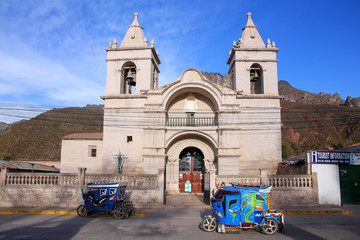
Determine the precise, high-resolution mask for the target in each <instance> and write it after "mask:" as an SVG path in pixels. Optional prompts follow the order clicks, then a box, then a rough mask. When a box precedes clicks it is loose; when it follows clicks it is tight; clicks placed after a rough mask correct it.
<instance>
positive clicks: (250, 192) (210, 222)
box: [202, 183, 285, 234]
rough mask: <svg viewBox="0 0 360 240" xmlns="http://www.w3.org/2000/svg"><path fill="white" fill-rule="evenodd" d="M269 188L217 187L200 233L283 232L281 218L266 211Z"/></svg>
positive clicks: (245, 185) (251, 186)
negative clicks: (203, 231) (251, 230)
mask: <svg viewBox="0 0 360 240" xmlns="http://www.w3.org/2000/svg"><path fill="white" fill-rule="evenodd" d="M271 188H272V187H271V186H269V185H250V184H238V183H233V184H232V186H224V185H223V186H221V187H220V188H219V189H218V190H217V192H216V193H215V195H214V197H213V198H212V199H211V209H212V215H210V216H206V217H205V218H204V219H203V221H202V229H203V230H205V231H208V232H211V231H214V230H215V229H217V231H218V232H220V233H226V232H240V231H241V230H242V229H258V230H260V231H262V232H263V233H265V234H274V233H276V232H277V231H280V232H283V233H284V232H285V223H284V214H283V213H278V212H277V211H275V210H270V190H271Z"/></svg>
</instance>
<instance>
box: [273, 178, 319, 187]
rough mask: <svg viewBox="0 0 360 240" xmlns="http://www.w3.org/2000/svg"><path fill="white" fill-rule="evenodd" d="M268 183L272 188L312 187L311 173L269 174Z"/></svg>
mask: <svg viewBox="0 0 360 240" xmlns="http://www.w3.org/2000/svg"><path fill="white" fill-rule="evenodd" d="M268 182H269V185H271V186H273V187H274V188H312V187H313V183H312V177H311V175H309V176H308V175H299V176H286V175H285V176H270V177H269V180H268Z"/></svg>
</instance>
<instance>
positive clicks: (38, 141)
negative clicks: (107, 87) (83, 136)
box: [0, 106, 103, 159]
mask: <svg viewBox="0 0 360 240" xmlns="http://www.w3.org/2000/svg"><path fill="white" fill-rule="evenodd" d="M102 125H103V110H102V106H98V107H97V108H96V107H94V106H91V107H88V108H63V109H54V110H51V111H48V112H45V113H43V114H40V115H38V116H37V117H35V118H32V119H30V120H26V121H25V120H24V121H20V122H17V123H14V124H11V125H10V126H9V127H8V128H7V129H6V130H4V131H2V132H1V133H0V159H4V158H12V159H14V158H16V159H19V158H25V159H60V152H61V138H62V137H63V136H65V135H67V134H70V133H84V132H102Z"/></svg>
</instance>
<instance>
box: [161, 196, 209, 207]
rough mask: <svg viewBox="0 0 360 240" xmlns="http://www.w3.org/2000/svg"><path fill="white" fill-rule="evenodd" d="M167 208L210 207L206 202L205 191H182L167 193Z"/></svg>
mask: <svg viewBox="0 0 360 240" xmlns="http://www.w3.org/2000/svg"><path fill="white" fill-rule="evenodd" d="M164 206H165V207H166V208H210V205H206V204H205V203H204V194H203V193H181V194H175V195H169V194H167V195H166V203H165V205H164Z"/></svg>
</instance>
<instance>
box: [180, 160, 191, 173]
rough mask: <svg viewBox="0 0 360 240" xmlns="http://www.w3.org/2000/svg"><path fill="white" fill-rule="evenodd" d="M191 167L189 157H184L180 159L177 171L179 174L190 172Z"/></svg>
mask: <svg viewBox="0 0 360 240" xmlns="http://www.w3.org/2000/svg"><path fill="white" fill-rule="evenodd" d="M190 167H191V157H190V156H186V157H184V158H182V159H181V160H180V162H179V171H180V172H190Z"/></svg>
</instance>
